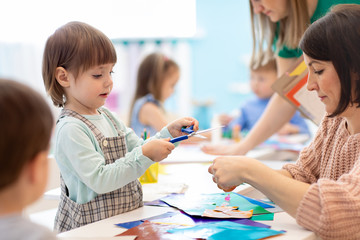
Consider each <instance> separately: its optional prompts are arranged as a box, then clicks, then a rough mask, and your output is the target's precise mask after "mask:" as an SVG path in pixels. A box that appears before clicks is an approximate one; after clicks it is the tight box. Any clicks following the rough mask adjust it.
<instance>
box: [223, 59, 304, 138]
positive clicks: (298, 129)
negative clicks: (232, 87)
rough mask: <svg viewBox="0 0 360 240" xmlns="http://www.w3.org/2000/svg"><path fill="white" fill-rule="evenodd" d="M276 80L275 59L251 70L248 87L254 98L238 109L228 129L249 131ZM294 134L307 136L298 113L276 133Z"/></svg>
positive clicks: (269, 95)
mask: <svg viewBox="0 0 360 240" xmlns="http://www.w3.org/2000/svg"><path fill="white" fill-rule="evenodd" d="M276 79H277V71H276V62H275V59H271V60H269V61H268V62H267V63H266V64H264V65H263V66H259V67H257V68H256V69H254V68H251V72H250V87H251V90H252V91H253V93H254V94H255V95H256V96H255V97H253V98H251V99H249V100H248V101H246V102H245V103H244V104H243V105H242V106H241V107H240V113H239V116H238V117H237V118H235V119H232V120H231V121H230V123H229V127H231V128H232V127H234V126H235V125H239V126H240V127H241V130H243V131H250V129H251V128H252V127H253V126H254V125H255V123H256V122H257V121H258V119H259V118H260V116H261V114H262V113H263V112H264V110H265V108H266V106H267V104H268V103H269V101H270V98H271V96H272V95H273V94H274V90H273V89H272V88H271V86H272V85H273V83H274V82H275V81H276ZM225 123H226V122H225ZM295 133H307V134H309V129H308V127H307V125H306V122H305V120H304V119H303V118H302V117H301V116H300V113H299V112H296V114H295V116H294V117H293V118H292V119H291V120H290V122H289V123H287V124H285V125H284V126H283V127H282V128H281V129H280V131H279V132H278V134H280V135H287V134H295Z"/></svg>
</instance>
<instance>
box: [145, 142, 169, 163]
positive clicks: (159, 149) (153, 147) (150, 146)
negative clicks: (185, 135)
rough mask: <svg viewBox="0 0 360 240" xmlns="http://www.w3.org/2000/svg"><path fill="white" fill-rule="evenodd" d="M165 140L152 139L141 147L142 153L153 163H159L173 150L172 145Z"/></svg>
mask: <svg viewBox="0 0 360 240" xmlns="http://www.w3.org/2000/svg"><path fill="white" fill-rule="evenodd" d="M169 140H170V139H169V138H166V139H154V140H151V141H149V142H147V143H145V144H144V145H142V152H143V154H144V156H146V157H148V158H150V159H151V160H153V161H154V162H160V161H161V160H163V159H164V158H166V157H167V156H168V155H169V154H170V153H171V151H172V150H173V149H174V148H175V146H174V144H172V143H171V142H169Z"/></svg>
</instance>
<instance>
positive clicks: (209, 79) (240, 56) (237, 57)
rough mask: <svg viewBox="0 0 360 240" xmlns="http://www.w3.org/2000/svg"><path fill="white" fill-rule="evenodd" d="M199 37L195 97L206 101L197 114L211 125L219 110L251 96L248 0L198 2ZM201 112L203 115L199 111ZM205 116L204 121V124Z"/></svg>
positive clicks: (194, 44) (194, 59)
mask: <svg viewBox="0 0 360 240" xmlns="http://www.w3.org/2000/svg"><path fill="white" fill-rule="evenodd" d="M196 19H197V37H195V38H194V39H193V40H191V47H192V54H193V55H192V68H193V71H192V88H191V90H192V96H193V100H195V101H197V102H199V103H203V106H202V107H201V106H198V107H197V106H194V108H193V113H194V115H195V116H199V118H200V119H201V120H203V119H202V117H201V114H200V113H204V112H205V109H206V107H204V105H206V103H209V102H210V103H212V104H210V105H209V104H208V105H209V106H208V107H207V108H208V109H207V110H208V119H206V120H207V126H208V125H209V124H210V119H209V118H211V117H212V116H213V114H215V113H225V112H230V111H232V110H233V109H234V108H237V107H238V106H239V105H240V104H241V101H243V100H244V99H246V98H247V97H249V94H250V88H249V84H248V79H249V71H248V60H249V58H250V55H251V44H252V42H251V39H252V37H251V23H250V12H249V2H248V1H238V0H227V1H207V0H197V1H196ZM197 111H199V114H198V112H197ZM204 121H205V119H204V120H203V121H202V122H203V123H204Z"/></svg>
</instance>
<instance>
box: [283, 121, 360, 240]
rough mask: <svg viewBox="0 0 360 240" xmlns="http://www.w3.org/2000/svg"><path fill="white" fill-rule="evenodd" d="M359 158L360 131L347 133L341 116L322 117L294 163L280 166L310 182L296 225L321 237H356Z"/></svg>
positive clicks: (359, 200) (358, 236) (358, 232)
mask: <svg viewBox="0 0 360 240" xmlns="http://www.w3.org/2000/svg"><path fill="white" fill-rule="evenodd" d="M359 121H360V120H359ZM359 157H360V134H355V135H350V134H349V132H348V131H347V129H346V122H345V120H344V119H343V118H341V117H335V118H327V117H325V119H324V120H323V122H322V123H321V126H320V128H319V130H318V132H317V133H316V136H315V138H314V141H313V142H312V143H311V144H310V145H309V146H308V147H306V148H304V149H303V151H301V153H300V156H299V159H298V161H297V162H296V164H287V165H285V166H284V169H286V170H288V171H289V172H290V174H291V175H292V176H293V178H295V179H297V180H299V181H302V182H306V183H309V184H311V186H310V188H309V190H308V191H307V192H306V194H305V196H304V198H303V199H302V201H301V202H300V206H299V208H298V209H297V213H296V220H297V222H298V224H300V225H301V226H303V227H305V228H307V229H309V230H311V231H313V232H315V233H316V234H317V235H318V236H319V237H321V238H322V239H360V161H359Z"/></svg>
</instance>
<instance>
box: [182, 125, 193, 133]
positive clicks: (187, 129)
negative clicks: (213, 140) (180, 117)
mask: <svg viewBox="0 0 360 240" xmlns="http://www.w3.org/2000/svg"><path fill="white" fill-rule="evenodd" d="M193 129H194V125H191V126H190V127H182V128H181V131H182V132H184V133H187V134H190V133H193V132H194V130H193Z"/></svg>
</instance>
